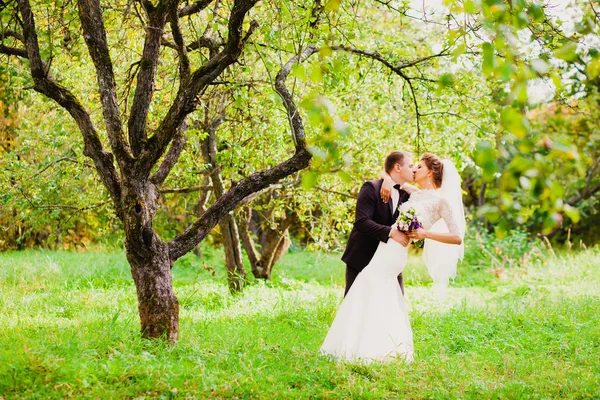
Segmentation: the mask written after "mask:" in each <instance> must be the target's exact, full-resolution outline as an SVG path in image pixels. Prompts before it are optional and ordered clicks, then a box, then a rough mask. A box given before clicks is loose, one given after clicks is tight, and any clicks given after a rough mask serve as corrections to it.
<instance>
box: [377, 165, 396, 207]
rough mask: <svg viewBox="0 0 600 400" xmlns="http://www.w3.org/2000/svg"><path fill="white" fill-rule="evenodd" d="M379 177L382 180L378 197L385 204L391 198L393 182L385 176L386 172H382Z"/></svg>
mask: <svg viewBox="0 0 600 400" xmlns="http://www.w3.org/2000/svg"><path fill="white" fill-rule="evenodd" d="M379 176H380V177H381V178H382V179H383V184H382V185H381V190H380V191H379V195H380V196H381V199H382V200H383V202H384V203H387V202H388V201H389V200H390V198H391V197H392V189H393V188H394V181H393V180H392V177H391V176H389V175H388V174H387V172H385V171H384V172H382V173H381V174H379Z"/></svg>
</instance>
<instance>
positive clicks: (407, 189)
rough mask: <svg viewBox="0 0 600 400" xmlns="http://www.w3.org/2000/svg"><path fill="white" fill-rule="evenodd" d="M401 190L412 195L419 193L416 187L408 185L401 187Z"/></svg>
mask: <svg viewBox="0 0 600 400" xmlns="http://www.w3.org/2000/svg"><path fill="white" fill-rule="evenodd" d="M401 189H402V190H404V191H405V192H406V193H408V194H413V193H416V192H420V191H421V189H419V188H418V187H416V186H413V185H411V184H410V183H405V184H404V185H402V187H401Z"/></svg>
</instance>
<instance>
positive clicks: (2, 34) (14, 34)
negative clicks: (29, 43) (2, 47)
mask: <svg viewBox="0 0 600 400" xmlns="http://www.w3.org/2000/svg"><path fill="white" fill-rule="evenodd" d="M8 37H12V38H15V39H17V40H18V41H19V42H21V43H25V38H24V37H23V35H22V34H20V33H19V32H16V31H11V30H7V31H4V32H0V40H4V39H5V38H8Z"/></svg>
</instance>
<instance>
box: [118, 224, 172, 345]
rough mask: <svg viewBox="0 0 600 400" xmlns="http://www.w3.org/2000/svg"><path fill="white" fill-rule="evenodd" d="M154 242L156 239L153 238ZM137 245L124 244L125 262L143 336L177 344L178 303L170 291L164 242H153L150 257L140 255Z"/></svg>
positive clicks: (167, 256)
mask: <svg viewBox="0 0 600 400" xmlns="http://www.w3.org/2000/svg"><path fill="white" fill-rule="evenodd" d="M155 239H158V237H156V236H155ZM140 247H144V245H143V244H142V245H140V244H139V243H132V241H131V240H129V239H128V240H127V241H126V248H127V260H128V261H129V264H130V266H131V275H132V276H133V281H134V282H135V288H136V292H137V298H138V310H139V314H140V324H141V332H142V337H144V338H165V339H167V340H168V341H169V342H171V343H175V342H177V336H178V333H179V302H178V301H177V297H175V293H174V291H173V282H172V279H171V261H170V260H169V251H168V248H167V244H166V243H165V242H162V241H160V242H158V241H155V243H154V246H153V249H152V250H151V253H150V254H145V255H143V256H142V255H141V252H139V251H138V249H139V248H140Z"/></svg>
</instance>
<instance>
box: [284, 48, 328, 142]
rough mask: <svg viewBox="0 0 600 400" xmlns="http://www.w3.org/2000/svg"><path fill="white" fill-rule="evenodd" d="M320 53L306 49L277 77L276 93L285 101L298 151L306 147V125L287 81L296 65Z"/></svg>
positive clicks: (287, 64) (288, 63) (291, 60)
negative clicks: (287, 85)
mask: <svg viewBox="0 0 600 400" xmlns="http://www.w3.org/2000/svg"><path fill="white" fill-rule="evenodd" d="M318 51H319V50H318V49H316V48H314V47H310V46H308V47H306V48H305V49H304V51H302V53H300V55H298V56H295V57H292V58H291V59H290V60H289V61H288V62H287V63H286V64H285V65H284V66H283V67H281V70H280V71H279V73H278V74H277V76H276V77H275V91H276V92H277V94H279V96H281V98H282V99H283V103H284V105H285V108H286V110H287V116H288V120H289V123H290V127H291V128H292V135H293V138H294V145H295V146H296V149H302V148H304V147H306V139H305V134H304V125H303V124H302V118H301V117H300V114H299V113H298V109H297V108H296V104H294V101H293V99H292V95H291V94H290V92H289V91H288V90H287V88H286V86H285V80H286V78H287V77H288V75H289V74H290V72H291V71H292V67H293V65H294V64H298V63H301V62H303V61H305V60H306V59H307V58H308V57H310V56H311V55H313V54H315V53H316V52H318Z"/></svg>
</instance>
